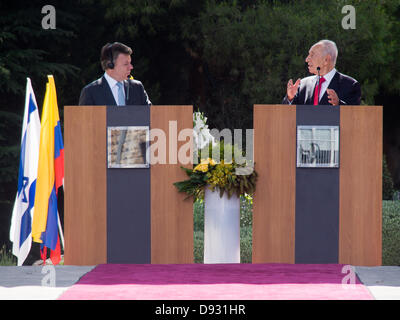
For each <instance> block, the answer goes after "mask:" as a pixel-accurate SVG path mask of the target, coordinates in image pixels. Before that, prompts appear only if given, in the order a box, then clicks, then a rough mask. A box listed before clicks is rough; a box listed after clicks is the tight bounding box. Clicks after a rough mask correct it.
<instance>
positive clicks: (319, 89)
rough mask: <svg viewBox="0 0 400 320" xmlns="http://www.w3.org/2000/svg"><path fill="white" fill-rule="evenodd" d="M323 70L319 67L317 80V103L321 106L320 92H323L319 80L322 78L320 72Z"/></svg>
mask: <svg viewBox="0 0 400 320" xmlns="http://www.w3.org/2000/svg"><path fill="white" fill-rule="evenodd" d="M320 70H321V68H320V67H317V72H318V78H317V88H318V90H317V103H318V104H319V92H320V91H321V88H320V87H319V79H320V78H321V77H320V75H319V71H320Z"/></svg>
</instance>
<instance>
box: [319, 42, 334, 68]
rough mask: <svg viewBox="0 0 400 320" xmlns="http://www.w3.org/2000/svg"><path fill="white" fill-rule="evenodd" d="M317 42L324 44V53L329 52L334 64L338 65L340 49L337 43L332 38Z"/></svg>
mask: <svg viewBox="0 0 400 320" xmlns="http://www.w3.org/2000/svg"><path fill="white" fill-rule="evenodd" d="M316 44H322V45H323V48H324V53H325V54H329V55H330V56H331V58H332V62H333V66H335V65H336V59H337V56H338V49H337V46H336V43H334V42H333V41H331V40H320V41H318V42H317V43H316Z"/></svg>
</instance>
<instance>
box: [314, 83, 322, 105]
mask: <svg viewBox="0 0 400 320" xmlns="http://www.w3.org/2000/svg"><path fill="white" fill-rule="evenodd" d="M324 82H325V78H324V77H321V78H320V79H319V84H318V85H316V86H315V90H314V106H317V105H318V104H319V101H318V97H319V94H320V92H321V86H322V84H323V83H324Z"/></svg>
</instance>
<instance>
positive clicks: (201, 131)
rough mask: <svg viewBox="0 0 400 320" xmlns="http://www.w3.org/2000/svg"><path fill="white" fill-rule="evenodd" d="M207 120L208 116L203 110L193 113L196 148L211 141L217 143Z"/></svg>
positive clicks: (202, 146)
mask: <svg viewBox="0 0 400 320" xmlns="http://www.w3.org/2000/svg"><path fill="white" fill-rule="evenodd" d="M206 122H207V117H205V116H204V114H203V113H202V112H195V113H193V138H194V150H199V149H202V148H204V147H205V146H206V145H207V144H208V143H209V142H211V143H212V144H213V145H214V144H215V140H214V137H213V136H212V135H211V133H210V129H208V125H207V124H206Z"/></svg>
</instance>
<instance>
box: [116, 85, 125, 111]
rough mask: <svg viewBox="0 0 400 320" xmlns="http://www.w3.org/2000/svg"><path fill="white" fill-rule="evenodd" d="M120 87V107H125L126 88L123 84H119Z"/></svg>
mask: <svg viewBox="0 0 400 320" xmlns="http://www.w3.org/2000/svg"><path fill="white" fill-rule="evenodd" d="M117 86H118V105H119V106H124V105H125V95H124V87H123V84H122V82H119V81H118V82H117Z"/></svg>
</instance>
